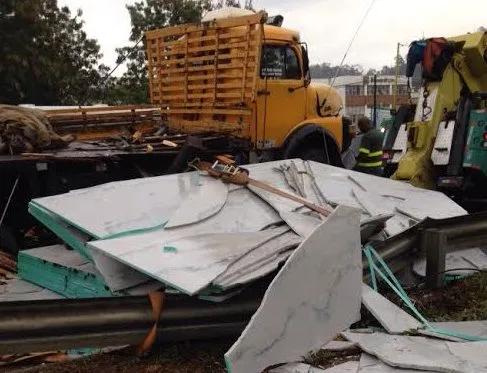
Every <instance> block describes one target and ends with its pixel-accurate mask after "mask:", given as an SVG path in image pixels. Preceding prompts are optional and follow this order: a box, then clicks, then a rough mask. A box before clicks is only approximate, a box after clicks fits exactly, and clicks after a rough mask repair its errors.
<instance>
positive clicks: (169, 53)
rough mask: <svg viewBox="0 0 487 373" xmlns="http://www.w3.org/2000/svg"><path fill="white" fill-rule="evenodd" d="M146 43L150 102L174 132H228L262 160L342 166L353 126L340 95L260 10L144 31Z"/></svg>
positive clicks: (295, 39) (289, 34)
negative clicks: (315, 78)
mask: <svg viewBox="0 0 487 373" xmlns="http://www.w3.org/2000/svg"><path fill="white" fill-rule="evenodd" d="M281 18H282V17H281ZM272 23H274V24H272ZM146 45H147V55H148V67H149V83H150V90H151V101H152V103H153V104H156V105H160V106H161V108H162V109H163V111H165V114H166V115H167V122H168V127H169V128H170V129H171V130H173V131H175V132H182V133H190V134H194V133H205V132H206V133H208V132H211V133H225V134H227V135H228V136H229V137H231V138H233V139H234V140H235V139H238V140H240V144H241V145H240V147H241V148H242V149H245V151H248V152H249V153H253V154H256V155H257V156H258V158H260V159H261V160H262V159H275V158H282V157H284V158H290V157H300V158H303V159H312V160H316V161H321V162H324V163H329V164H334V165H341V164H342V163H341V157H340V155H341V153H342V152H343V151H345V150H346V149H347V148H348V147H349V146H350V143H351V139H352V137H353V136H354V134H355V128H354V127H353V126H352V123H351V121H350V120H349V119H348V118H345V117H343V116H341V115H340V111H341V109H342V106H343V103H342V100H341V97H340V96H339V94H338V92H337V91H336V90H334V89H333V88H330V87H329V86H327V85H325V84H315V83H312V82H311V77H310V72H309V58H308V52H307V48H306V45H305V44H304V43H302V42H301V40H300V36H299V33H298V32H297V31H294V30H290V29H286V28H283V27H280V25H276V22H274V21H271V22H269V20H268V17H267V14H266V13H264V12H260V13H252V14H248V15H244V16H238V17H226V18H214V19H212V18H211V17H206V22H203V23H201V24H194V25H183V26H175V27H169V28H165V29H161V30H153V31H148V32H146Z"/></svg>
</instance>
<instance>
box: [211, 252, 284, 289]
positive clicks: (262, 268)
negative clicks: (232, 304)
mask: <svg viewBox="0 0 487 373" xmlns="http://www.w3.org/2000/svg"><path fill="white" fill-rule="evenodd" d="M292 253H293V249H291V250H288V251H284V252H281V253H279V254H277V255H275V256H274V257H272V258H269V259H267V260H265V261H263V262H262V263H259V264H256V265H255V266H252V267H251V268H248V271H247V273H242V274H241V275H239V276H237V277H232V278H231V279H227V280H225V282H223V281H222V282H218V283H217V284H215V285H216V286H219V287H221V288H223V289H230V288H233V287H235V286H238V285H243V284H247V283H249V282H251V281H255V280H257V279H259V278H261V277H264V276H266V275H268V274H269V273H271V272H273V271H274V270H276V269H277V268H278V267H279V265H280V264H282V263H284V262H285V261H286V260H287V259H288V258H289V257H290V256H291V254H292Z"/></svg>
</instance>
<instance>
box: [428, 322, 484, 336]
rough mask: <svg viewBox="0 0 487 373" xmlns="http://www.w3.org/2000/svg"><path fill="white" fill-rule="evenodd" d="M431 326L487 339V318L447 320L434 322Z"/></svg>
mask: <svg viewBox="0 0 487 373" xmlns="http://www.w3.org/2000/svg"><path fill="white" fill-rule="evenodd" d="M430 324H431V327H432V328H434V329H439V330H449V331H454V332H458V333H461V334H464V335H468V336H471V337H476V338H482V339H483V338H485V339H487V320H481V321H456V322H453V321H446V322H432V323H430Z"/></svg>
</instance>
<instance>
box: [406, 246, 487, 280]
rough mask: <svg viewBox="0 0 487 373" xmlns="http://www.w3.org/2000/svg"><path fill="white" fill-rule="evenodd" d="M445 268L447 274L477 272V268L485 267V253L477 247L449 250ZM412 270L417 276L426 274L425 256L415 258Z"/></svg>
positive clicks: (486, 259)
mask: <svg viewBox="0 0 487 373" xmlns="http://www.w3.org/2000/svg"><path fill="white" fill-rule="evenodd" d="M445 269H446V270H447V271H448V272H447V275H469V274H473V273H477V269H487V255H486V254H485V253H484V252H483V251H482V250H481V249H479V248H472V249H466V250H460V251H454V252H450V253H447V254H446V263H445ZM455 269H457V270H455ZM413 271H414V272H415V273H416V274H417V275H419V276H423V277H424V276H426V258H424V257H422V258H419V259H417V260H416V261H415V262H414V264H413Z"/></svg>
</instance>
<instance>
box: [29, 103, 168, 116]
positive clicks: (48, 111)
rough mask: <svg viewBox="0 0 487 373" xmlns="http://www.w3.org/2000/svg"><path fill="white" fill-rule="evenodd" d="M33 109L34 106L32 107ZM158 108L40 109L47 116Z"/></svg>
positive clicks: (133, 106)
mask: <svg viewBox="0 0 487 373" xmlns="http://www.w3.org/2000/svg"><path fill="white" fill-rule="evenodd" d="M34 109H35V108H34ZM149 109H152V110H159V108H158V107H156V106H154V105H120V106H97V107H93V106H81V107H73V108H70V109H41V110H42V111H43V112H44V113H46V114H47V115H48V116H50V115H52V114H66V113H79V114H81V113H90V112H93V111H99V112H103V111H130V110H136V111H138V110H149Z"/></svg>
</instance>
